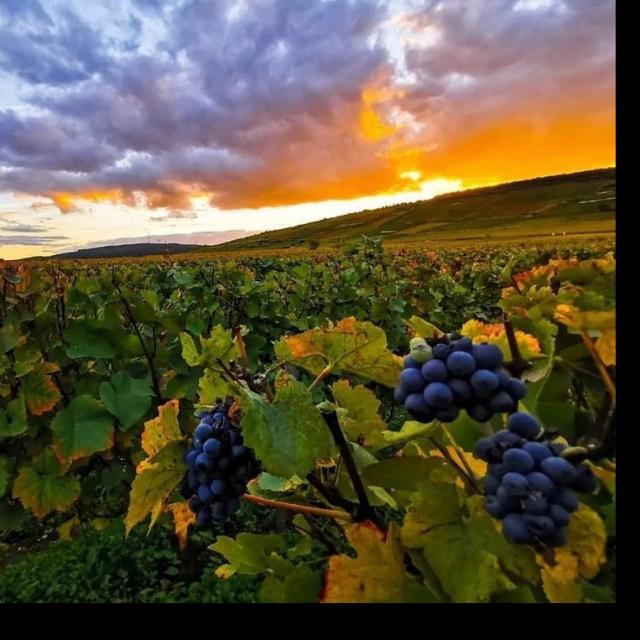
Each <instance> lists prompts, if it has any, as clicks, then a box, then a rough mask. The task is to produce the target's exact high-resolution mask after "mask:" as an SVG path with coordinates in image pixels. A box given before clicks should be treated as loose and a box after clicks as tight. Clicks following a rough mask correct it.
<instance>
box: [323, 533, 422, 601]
mask: <svg viewBox="0 0 640 640" xmlns="http://www.w3.org/2000/svg"><path fill="white" fill-rule="evenodd" d="M345 533H346V536H347V539H348V540H349V542H350V544H351V546H352V547H353V548H354V549H355V550H356V552H357V554H358V556H357V557H356V558H350V557H349V556H346V555H335V556H331V557H330V558H329V566H328V568H327V572H326V574H325V584H324V589H323V593H322V596H321V601H322V602H403V601H404V600H405V597H406V594H407V591H408V589H410V587H411V582H412V578H411V577H410V576H409V575H408V574H407V572H406V571H405V566H404V558H403V551H402V547H401V545H400V542H399V540H398V530H397V525H396V524H395V523H391V525H390V527H389V530H388V532H387V533H386V534H385V533H383V532H382V531H380V530H379V529H378V528H377V527H376V526H375V525H373V524H372V523H370V522H363V523H358V524H354V525H352V526H350V527H348V528H347V529H346V531H345Z"/></svg>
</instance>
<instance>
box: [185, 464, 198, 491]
mask: <svg viewBox="0 0 640 640" xmlns="http://www.w3.org/2000/svg"><path fill="white" fill-rule="evenodd" d="M187 484H188V485H189V489H191V491H195V490H196V489H197V488H198V485H199V484H200V483H199V482H198V474H197V473H196V472H195V471H192V470H191V469H189V473H188V474H187Z"/></svg>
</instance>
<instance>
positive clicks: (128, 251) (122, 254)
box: [53, 242, 206, 259]
mask: <svg viewBox="0 0 640 640" xmlns="http://www.w3.org/2000/svg"><path fill="white" fill-rule="evenodd" d="M204 248H206V247H204V246H203V245H197V244H178V243H175V242H174V243H157V244H154V243H147V242H140V243H138V244H119V245H110V246H106V247H94V248H92V249H79V250H78V251H69V252H67V253H58V254H57V255H55V256H53V257H55V258H71V259H74V258H75V259H80V258H127V257H134V258H135V257H140V256H154V255H162V254H165V253H185V252H187V251H193V250H194V249H200V250H202V249H204Z"/></svg>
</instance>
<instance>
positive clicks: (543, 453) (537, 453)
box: [522, 442, 553, 464]
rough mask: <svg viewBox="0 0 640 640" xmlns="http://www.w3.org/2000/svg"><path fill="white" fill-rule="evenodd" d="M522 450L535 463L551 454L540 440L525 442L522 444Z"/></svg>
mask: <svg viewBox="0 0 640 640" xmlns="http://www.w3.org/2000/svg"><path fill="white" fill-rule="evenodd" d="M522 450H523V451H526V452H527V453H528V454H529V455H530V456H531V457H532V458H533V459H534V460H535V462H536V464H540V463H541V462H542V461H543V460H544V459H545V458H549V457H550V456H552V455H553V454H552V453H551V450H550V449H549V447H547V446H546V445H545V444H542V443H541V442H527V443H525V444H524V445H523V447H522Z"/></svg>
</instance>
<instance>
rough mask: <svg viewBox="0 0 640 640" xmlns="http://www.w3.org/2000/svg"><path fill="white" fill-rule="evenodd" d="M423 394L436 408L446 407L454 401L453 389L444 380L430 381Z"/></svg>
mask: <svg viewBox="0 0 640 640" xmlns="http://www.w3.org/2000/svg"><path fill="white" fill-rule="evenodd" d="M422 395H423V397H424V399H425V401H426V402H427V403H428V404H429V405H430V406H432V407H433V408H434V409H446V408H447V407H449V406H451V404H452V403H453V391H451V389H449V387H448V385H446V384H444V383H442V382H430V383H429V384H428V385H427V386H426V387H425V390H424V393H423V394H422Z"/></svg>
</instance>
